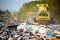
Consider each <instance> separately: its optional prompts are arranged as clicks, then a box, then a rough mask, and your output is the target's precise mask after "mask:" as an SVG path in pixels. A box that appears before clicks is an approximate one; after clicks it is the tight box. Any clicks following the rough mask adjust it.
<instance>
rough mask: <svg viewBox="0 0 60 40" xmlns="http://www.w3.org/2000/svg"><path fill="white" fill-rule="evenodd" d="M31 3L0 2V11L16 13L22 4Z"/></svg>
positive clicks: (17, 0) (18, 1)
mask: <svg viewBox="0 0 60 40" xmlns="http://www.w3.org/2000/svg"><path fill="white" fill-rule="evenodd" d="M31 1H32V0H0V9H1V10H6V9H8V10H9V11H11V12H16V11H18V10H19V8H20V7H22V5H23V4H24V3H26V2H31Z"/></svg>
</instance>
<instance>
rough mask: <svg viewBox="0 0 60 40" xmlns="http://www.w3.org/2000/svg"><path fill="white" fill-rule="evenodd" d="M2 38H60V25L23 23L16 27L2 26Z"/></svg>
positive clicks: (54, 39)
mask: <svg viewBox="0 0 60 40" xmlns="http://www.w3.org/2000/svg"><path fill="white" fill-rule="evenodd" d="M0 39H1V40H60V25H53V24H51V25H43V24H40V25H39V24H37V25H33V24H27V23H26V22H24V23H21V24H20V25H19V26H17V28H16V29H14V28H12V29H10V28H2V29H1V30H0Z"/></svg>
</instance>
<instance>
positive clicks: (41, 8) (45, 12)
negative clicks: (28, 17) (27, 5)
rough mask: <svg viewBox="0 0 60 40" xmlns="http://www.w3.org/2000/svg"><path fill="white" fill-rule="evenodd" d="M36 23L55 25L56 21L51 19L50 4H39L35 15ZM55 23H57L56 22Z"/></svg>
mask: <svg viewBox="0 0 60 40" xmlns="http://www.w3.org/2000/svg"><path fill="white" fill-rule="evenodd" d="M33 20H34V23H39V24H49V23H53V22H54V19H53V17H51V12H50V11H49V7H48V4H37V5H36V11H35V12H34V15H33ZM54 23H55V22H54Z"/></svg>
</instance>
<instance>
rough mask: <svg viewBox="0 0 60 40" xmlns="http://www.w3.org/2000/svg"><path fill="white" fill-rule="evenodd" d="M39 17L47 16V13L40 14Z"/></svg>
mask: <svg viewBox="0 0 60 40" xmlns="http://www.w3.org/2000/svg"><path fill="white" fill-rule="evenodd" d="M39 16H48V14H47V13H40V14H39Z"/></svg>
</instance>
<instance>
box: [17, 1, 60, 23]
mask: <svg viewBox="0 0 60 40" xmlns="http://www.w3.org/2000/svg"><path fill="white" fill-rule="evenodd" d="M58 2H59V1H58V0H48V1H47V0H43V1H40V0H39V1H32V2H28V3H25V4H23V6H22V7H21V8H20V9H19V12H18V19H20V21H24V20H25V19H26V14H27V12H33V11H35V7H36V4H46V3H48V4H49V7H50V9H51V10H52V11H54V12H55V14H54V17H55V19H57V21H59V20H60V19H59V18H58V17H59V16H60V6H59V5H57V4H58ZM57 13H58V14H57ZM57 23H58V22H57Z"/></svg>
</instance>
